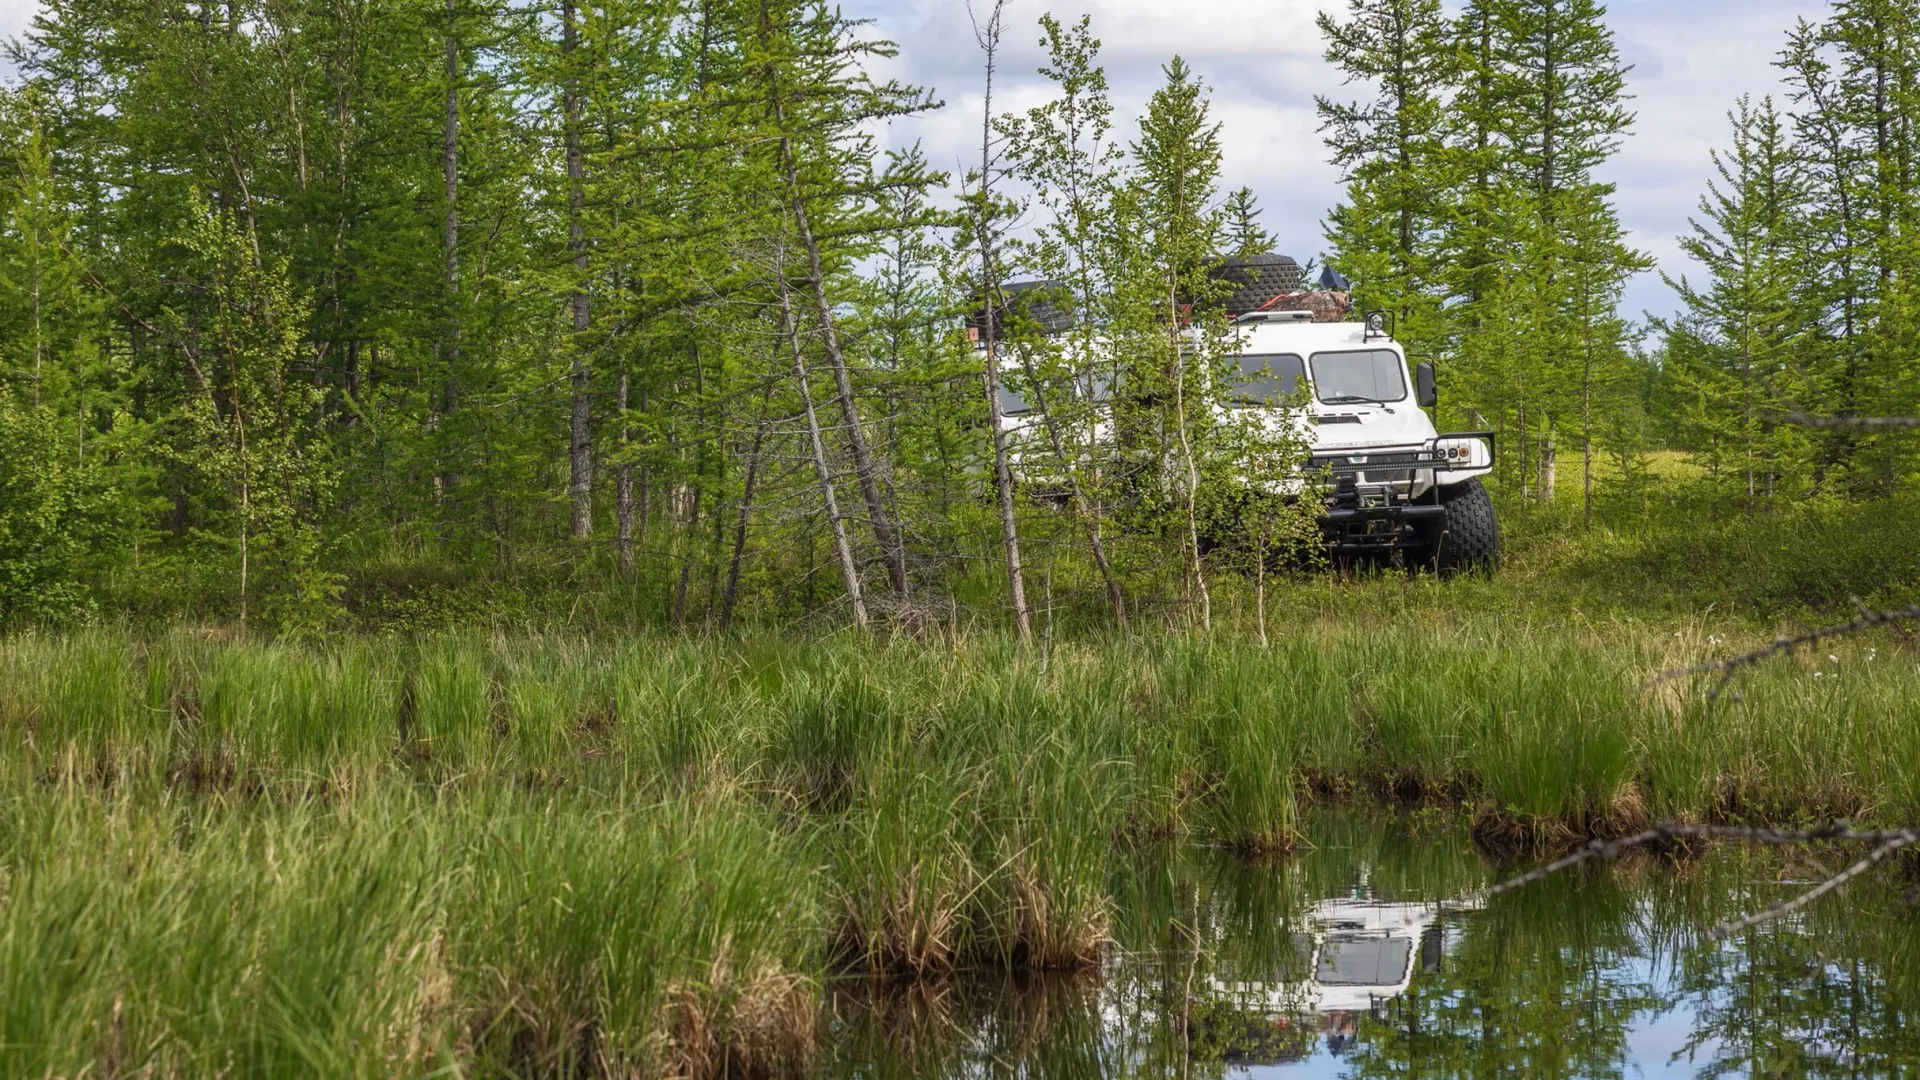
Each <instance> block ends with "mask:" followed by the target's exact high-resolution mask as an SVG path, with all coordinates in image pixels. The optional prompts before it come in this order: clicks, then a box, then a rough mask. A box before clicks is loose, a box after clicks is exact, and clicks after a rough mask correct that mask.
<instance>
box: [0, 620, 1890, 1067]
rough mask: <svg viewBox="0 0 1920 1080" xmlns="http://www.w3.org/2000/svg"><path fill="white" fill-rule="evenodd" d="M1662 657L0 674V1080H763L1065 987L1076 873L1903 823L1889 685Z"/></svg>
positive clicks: (633, 651) (472, 643) (240, 647)
mask: <svg viewBox="0 0 1920 1080" xmlns="http://www.w3.org/2000/svg"><path fill="white" fill-rule="evenodd" d="M1706 647H1707V643H1706V642H1704V641H1703V640H1700V639H1698V638H1696V637H1687V638H1682V639H1670V638H1668V637H1666V636H1665V635H1661V636H1658V637H1656V636H1654V635H1651V634H1649V633H1646V632H1644V631H1635V632H1607V631H1604V630H1602V631H1595V630H1581V629H1568V628H1557V627H1542V626H1528V625H1511V624H1507V623H1503V622H1500V621H1497V620H1487V621H1477V622H1476V621H1468V622H1457V623H1453V624H1449V625H1443V626H1421V625H1403V626H1399V627H1396V628H1394V629H1388V630H1366V629H1361V628H1345V627H1330V628H1320V629H1315V630H1310V631H1302V632H1299V633H1296V634H1294V635H1292V636H1290V637H1286V638H1282V639H1281V640H1280V641H1279V642H1278V643H1277V644H1276V645H1275V646H1274V647H1273V648H1271V649H1264V648H1255V647H1252V646H1250V645H1244V644H1236V643H1230V642H1221V641H1205V640H1198V639H1191V638H1172V639H1160V640H1155V641H1136V642H1132V643H1125V642H1104V643H1076V644H1071V645H1063V646H1057V647H1055V648H1053V649H1051V650H1049V651H1048V652H1047V653H1046V654H1044V655H1041V654H1035V653H1028V652H1022V651H1020V650H1018V649H1016V648H1014V647H1013V646H1012V645H1011V644H1010V643H1009V642H1007V641H1005V640H1003V639H999V638H993V637H960V638H957V639H954V640H947V641H940V642H906V641H896V642H862V641H856V640H851V639H843V640H828V641H822V642H816V643H811V644H799V643H795V642H791V641H787V640H780V639H748V640H744V641H737V642H727V641H717V640H706V641H701V640H692V639H685V638H637V639H631V640H622V641H605V640H592V639H581V638H560V637H538V636H521V637H507V636H486V635H478V634H455V635H446V636H440V637H428V638H424V639H419V640H388V639H346V640H342V641H338V642H335V643H331V644H328V645H324V646H321V645H293V644H277V643H237V642H233V641H228V640H221V639H218V638H214V637H207V636H200V635H195V634H190V633H187V632H184V631H183V632H178V633H175V634H171V635H167V636H163V637H159V638H153V639H136V638H133V637H129V636H127V635H124V634H117V633H113V632H109V631H88V632H81V633H76V634H71V635H65V636H51V635H37V634H26V635H19V636H14V637H10V638H6V639H0V778H4V788H3V789H0V790H3V791H4V794H3V795H0V1074H5V1075H36V1076H39V1075H52V1076H73V1075H79V1074H81V1073H98V1074H103V1075H110V1074H131V1073H141V1074H150V1075H156V1076H188V1075H201V1074H206V1073H211V1072H222V1071H225V1072H230V1073H235V1074H246V1075H267V1076H270V1075H310V1074H314V1073H324V1074H329V1075H332V1074H341V1075H349V1074H350V1075H425V1074H428V1073H447V1072H455V1071H457V1072H460V1073H461V1074H463V1075H551V1076H589V1075H591V1076H612V1075H686V1076H719V1075H771V1074H773V1073H776V1072H781V1071H784V1070H788V1069H792V1068H798V1067H802V1066H804V1065H805V1063H806V1061H807V1060H808V1057H809V1054H810V1053H811V1048H812V1038H813V1031H814V1028H815V1013H814V1010H815V1008H816V1003H817V1001H818V1000H819V987H820V984H821V980H823V979H825V978H827V977H829V976H832V975H836V974H839V973H854V974H863V975H885V976H902V975H904V976H923V975H930V974H938V973H942V972H948V971H954V970H959V969H968V968H987V969H995V970H1005V971H1039V970H1056V969H1067V970H1075V969H1084V968H1087V967H1091V966H1093V965H1096V964H1098V963H1099V962H1100V960H1101V957H1102V955H1103V951H1104V949H1105V948H1106V946H1107V944H1108V942H1109V941H1110V940H1111V939H1112V938H1113V937H1114V936H1115V935H1116V934H1118V933H1121V932H1122V930H1123V927H1122V923H1123V921H1124V911H1123V908H1124V907H1125V904H1123V903H1120V902H1118V899H1117V898H1116V895H1115V891H1114V888H1115V886H1114V880H1115V879H1114V876H1113V872H1114V867H1115V863H1116V858H1115V854H1116V852H1126V851H1128V850H1134V851H1146V852H1151V851H1152V850H1153V849H1155V848H1156V847H1157V846H1158V845H1159V844H1160V843H1161V842H1162V841H1164V840H1165V839H1167V838H1176V837H1177V838H1185V839H1188V840H1191V841H1197V842H1200V843H1204V844H1210V845H1215V846H1218V847H1222V848H1227V849H1231V850H1233V851H1237V852H1241V853H1245V854H1249V855H1256V856H1268V855H1278V854H1280V853H1283V852H1285V851H1287V850H1289V849H1290V848H1291V847H1292V846H1293V845H1294V844H1295V843H1296V842H1298V840H1299V839H1300V838H1301V836H1302V833H1303V826H1302V821H1303V819H1304V817H1305V816H1306V815H1308V814H1311V813H1313V812H1314V810H1313V807H1314V805H1315V804H1317V803H1324V802H1328V801H1335V802H1339V801H1354V800H1360V801H1376V800H1383V799H1384V800H1387V801H1391V802H1406V801H1419V802H1426V803H1436V802H1437V803H1439V804H1442V805H1447V806H1452V807H1455V808H1457V809H1458V810H1461V811H1468V812H1471V813H1472V815H1473V816H1474V817H1475V818H1476V819H1477V820H1478V821H1479V822H1480V823H1481V825H1482V826H1484V827H1483V828H1481V829H1480V830H1479V832H1478V835H1480V836H1481V838H1482V840H1483V842H1484V841H1487V840H1494V841H1499V842H1509V843H1512V842H1519V843H1537V842H1541V841H1547V842H1561V841H1565V840H1568V839H1571V838H1574V837H1579V836H1585V835H1590V834H1595V833H1604V832H1607V831H1609V830H1613V829H1621V828H1626V827H1629V826H1630V825H1632V824H1633V823H1635V822H1636V821H1638V820H1640V819H1642V818H1644V817H1647V816H1650V815H1659V816H1678V817H1691V818H1700V819H1723V818H1724V819H1742V820H1769V821H1787V820H1797V819H1805V818H1813V817H1824V816H1830V815H1833V814H1846V815H1849V816H1854V817H1857V818H1862V819H1873V818H1877V819H1882V820H1889V821H1891V820H1912V819H1914V818H1916V817H1920V666H1917V665H1916V659H1915V656H1914V655H1913V653H1912V651H1911V649H1910V648H1908V647H1906V646H1903V645H1900V644H1898V643H1894V642H1891V641H1878V642H1863V643H1859V644H1850V645H1849V646H1848V647H1847V651H1846V652H1839V651H1836V652H1834V653H1833V654H1832V657H1831V658H1829V657H1828V656H1826V655H1822V656H1820V657H1818V658H1817V663H1816V662H1812V661H1809V662H1807V663H1799V662H1783V663H1779V664H1775V665H1771V666H1768V667H1764V668H1762V669H1760V670H1758V671H1756V672H1754V673H1752V674H1751V675H1749V676H1747V677H1746V678H1744V679H1743V680H1742V682H1741V683H1740V684H1739V685H1738V687H1737V690H1738V694H1737V696H1732V695H1730V696H1725V697H1722V698H1721V699H1719V700H1718V701H1716V702H1712V703H1709V702H1707V701H1706V700H1705V698H1704V696H1703V695H1699V694H1692V693H1688V692H1686V689H1685V688H1684V687H1676V686H1661V687H1657V688H1655V689H1652V690H1642V689H1641V685H1642V683H1643V682H1644V680H1645V679H1646V677H1647V676H1648V675H1649V674H1651V673H1652V672H1655V671H1658V670H1661V669H1663V668H1665V667H1668V666H1671V665H1673V664H1674V663H1676V662H1679V661H1682V660H1690V659H1694V658H1696V657H1697V655H1698V654H1699V653H1700V652H1701V651H1703V650H1704V649H1705V648H1706ZM1249 902H1250V903H1251V902H1253V901H1252V900H1250V901H1249Z"/></svg>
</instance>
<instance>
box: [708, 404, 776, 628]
mask: <svg viewBox="0 0 1920 1080" xmlns="http://www.w3.org/2000/svg"><path fill="white" fill-rule="evenodd" d="M772 395H773V384H772V383H771V382H769V383H768V384H767V386H766V389H765V390H764V391H762V392H761V395H760V416H759V418H758V419H756V420H755V421H754V424H753V449H752V450H751V451H749V452H748V454H747V478H746V481H745V483H743V484H742V485H741V489H740V517H739V520H738V521H737V522H736V523H735V525H734V527H733V556H732V557H731V558H730V559H729V560H728V561H727V587H726V591H725V592H724V593H723V594H722V596H721V598H720V628H721V629H722V630H724V629H727V628H728V627H730V626H732V625H733V608H734V605H735V604H736V603H738V602H739V600H740V567H741V564H742V563H744V562H745V561H746V553H747V526H748V525H749V524H750V523H751V522H752V520H753V496H754V491H755V484H756V482H757V481H758V480H759V477H760V448H761V446H762V445H763V444H764V443H765V441H766V436H767V400H768V398H770V397H771V396H772Z"/></svg>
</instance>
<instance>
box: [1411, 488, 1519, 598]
mask: <svg viewBox="0 0 1920 1080" xmlns="http://www.w3.org/2000/svg"><path fill="white" fill-rule="evenodd" d="M1440 505H1441V506H1443V507H1445V508H1446V511H1447V512H1446V516H1444V517H1440V518H1435V519H1432V521H1431V522H1430V523H1427V524H1423V525H1422V526H1421V540H1422V543H1421V545H1420V549H1419V554H1420V559H1419V564H1420V565H1421V566H1424V567H1426V568H1428V569H1431V570H1433V571H1434V572H1435V573H1437V574H1439V575H1440V576H1441V577H1452V576H1453V575H1455V574H1458V573H1461V572H1463V571H1479V572H1482V573H1488V572H1491V571H1492V570H1493V568H1494V567H1495V566H1497V565H1499V562H1500V523H1499V522H1498V521H1497V520H1495V518H1494V515H1493V500H1492V499H1491V498H1489V497H1488V496H1487V489H1486V488H1485V487H1482V486H1481V484H1480V481H1479V480H1478V479H1473V480H1468V481H1467V482H1466V483H1464V484H1454V485H1452V486H1450V487H1444V488H1441V489H1440Z"/></svg>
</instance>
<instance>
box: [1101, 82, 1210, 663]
mask: <svg viewBox="0 0 1920 1080" xmlns="http://www.w3.org/2000/svg"><path fill="white" fill-rule="evenodd" d="M1162 70H1163V71H1164V73H1165V75H1166V82H1165V83H1164V84H1163V85H1162V86H1161V87H1160V88H1159V89H1158V90H1155V91H1154V93H1153V96H1152V97H1151V98H1150V99H1149V100H1148V102H1147V111H1146V113H1145V114H1144V115H1143V116H1142V117H1141V118H1140V137H1139V138H1138V139H1137V140H1136V141H1135V142H1134V143H1133V146H1132V156H1133V169H1132V176H1131V177H1130V178H1129V182H1128V185H1127V193H1126V197H1125V198H1124V199H1123V200H1120V207H1118V208H1117V209H1118V210H1119V212H1118V213H1116V214H1115V215H1114V218H1115V227H1116V230H1119V231H1126V232H1131V233H1133V235H1134V236H1135V237H1136V242H1137V244H1138V250H1139V252H1140V255H1139V256H1138V259H1139V261H1138V264H1137V266H1136V268H1135V272H1134V276H1135V280H1133V281H1132V282H1130V283H1129V284H1128V286H1127V287H1126V289H1125V291H1126V292H1127V293H1128V294H1129V295H1130V297H1131V303H1132V306H1133V309H1134V311H1135V312H1136V313H1137V315H1136V318H1141V319H1144V323H1143V326H1146V327H1151V331H1150V332H1149V333H1148V334H1146V335H1145V336H1144V338H1143V339H1142V341H1141V344H1142V345H1144V346H1145V348H1144V350H1143V352H1142V354H1141V355H1139V356H1136V357H1134V358H1132V361H1131V365H1130V369H1129V370H1128V371H1126V372H1125V373H1124V376H1123V378H1124V379H1126V380H1129V381H1132V382H1134V383H1135V384H1136V385H1138V386H1143V387H1146V388H1148V390H1147V393H1148V395H1149V396H1152V397H1157V398H1158V399H1159V400H1160V401H1161V402H1162V403H1163V404H1162V405H1161V406H1160V407H1161V408H1162V409H1164V410H1165V411H1166V415H1164V416H1163V417H1161V421H1162V423H1161V424H1160V427H1161V429H1162V430H1165V431H1170V432H1171V433H1172V436H1173V444H1172V446H1171V448H1170V449H1171V450H1172V451H1173V453H1172V455H1169V456H1170V457H1171V459H1172V460H1171V462H1170V464H1171V466H1172V469H1171V471H1172V472H1173V474H1174V479H1175V483H1174V492H1175V499H1176V501H1177V504H1178V505H1179V507H1180V510H1179V521H1178V524H1177V530H1178V533H1179V535H1180V536H1181V538H1182V544H1181V550H1182V559H1183V562H1184V563H1185V576H1186V579H1187V581H1188V583H1189V586H1190V589H1191V595H1192V597H1193V599H1194V601H1195V602H1196V604H1197V606H1198V609H1199V615H1200V624H1201V626H1202V627H1203V628H1210V627H1211V626H1212V620H1213V613H1212V612H1213V603H1212V595H1211V593H1210V591H1209V589H1208V586H1207V575H1206V567H1205V565H1204V562H1203V558H1202V556H1203V552H1202V551H1201V547H1200V518H1201V512H1200V475H1201V464H1200V461H1201V448H1199V447H1198V446H1197V442H1198V434H1197V432H1196V428H1197V427H1199V426H1200V425H1202V424H1204V423H1205V422H1206V418H1207V417H1209V416H1210V415H1211V411H1210V409H1209V408H1208V401H1209V398H1208V394H1209V393H1211V392H1212V389H1213V388H1214V387H1217V386H1218V385H1220V384H1219V382H1218V380H1215V379H1213V378H1212V377H1211V376H1212V372H1211V371H1210V370H1209V369H1210V368H1211V366H1212V365H1213V363H1214V362H1215V361H1216V360H1217V359H1218V358H1219V357H1220V356H1221V355H1222V354H1223V353H1224V351H1225V349H1224V342H1223V341H1222V340H1221V339H1220V336H1219V334H1218V333H1217V328H1214V329H1215V330H1216V332H1215V333H1214V334H1212V335H1207V334H1205V333H1202V334H1200V335H1193V334H1190V333H1189V325H1190V322H1189V319H1190V313H1193V312H1196V311H1199V310H1203V309H1204V307H1205V305H1204V304H1198V305H1196V303H1195V302H1196V301H1197V300H1198V301H1204V300H1205V299H1207V297H1208V294H1209V292H1210V290H1212V289H1214V288H1215V286H1214V284H1213V282H1212V281H1211V280H1210V279H1209V277H1208V274H1207V271H1208V270H1209V269H1210V266H1211V264H1212V262H1213V260H1214V259H1215V258H1216V257H1217V253H1218V252H1219V250H1220V247H1221V240H1222V237H1223V234H1224V229H1223V224H1224V223H1223V221H1222V219H1221V215H1220V212H1219V209H1218V207H1216V206H1215V205H1214V201H1213V198H1214V192H1215V190H1216V188H1217V186H1218V183H1219V176H1220V157H1221V144H1220V125H1219V124H1218V123H1217V122H1215V121H1214V120H1213V119H1212V116H1211V110H1210V106H1209V104H1208V99H1207V90H1206V86H1205V84H1204V83H1202V82H1201V81H1200V78H1199V77H1198V76H1197V75H1195V74H1194V72H1193V69H1192V68H1190V67H1188V66H1187V63H1186V61H1184V60H1182V59H1181V58H1180V57H1177V56H1176V57H1174V58H1173V60H1172V61H1171V62H1169V63H1168V64H1167V65H1166V66H1165V68H1163V69H1162ZM1200 326H1201V328H1202V329H1203V331H1204V330H1205V329H1206V328H1207V327H1206V324H1205V323H1204V322H1203V323H1201V324H1200Z"/></svg>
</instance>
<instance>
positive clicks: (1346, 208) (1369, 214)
mask: <svg viewBox="0 0 1920 1080" xmlns="http://www.w3.org/2000/svg"><path fill="white" fill-rule="evenodd" d="M1318 24H1319V27H1320V32H1321V33H1322V34H1323V35H1325V37H1326V39H1327V52H1326V57H1327V62H1328V63H1330V64H1332V65H1334V66H1335V67H1337V68H1338V69H1339V70H1340V71H1341V72H1342V73H1343V74H1344V75H1345V76H1346V78H1347V81H1348V82H1349V83H1353V82H1361V83H1364V84H1366V85H1368V86H1369V87H1372V88H1375V90H1376V96H1375V98H1374V100H1372V101H1370V102H1366V103H1359V102H1350V103H1342V102H1338V101H1335V100H1333V99H1331V98H1328V97H1325V96H1320V97H1316V98H1315V103H1316V106H1317V108H1318V109H1319V113H1320V130H1321V132H1322V133H1323V135H1324V136H1325V138H1326V142H1327V147H1328V149H1329V150H1331V151H1332V152H1333V163H1334V164H1335V165H1337V166H1339V168H1340V170H1341V175H1342V178H1343V179H1344V181H1345V182H1346V185H1347V186H1346V191H1345V193H1344V196H1343V202H1342V203H1341V204H1340V205H1339V206H1336V207H1334V208H1333V210H1332V211H1331V212H1330V213H1329V215H1328V221H1327V241H1328V243H1329V244H1330V245H1331V247H1332V250H1331V253H1330V255H1329V259H1330V261H1331V262H1332V263H1333V264H1335V265H1337V266H1339V267H1340V269H1341V270H1342V272H1343V273H1345V274H1346V275H1347V276H1348V277H1349V278H1350V279H1351V280H1352V281H1353V282H1354V285H1355V293H1356V299H1357V301H1358V302H1359V305H1360V306H1361V307H1363V308H1380V309H1384V310H1387V311H1391V312H1393V313H1394V315H1395V325H1396V334H1397V336H1398V337H1399V338H1400V339H1401V340H1402V341H1405V342H1406V343H1407V344H1408V346H1409V347H1410V348H1412V349H1414V350H1415V351H1416V352H1429V353H1430V352H1431V351H1432V350H1435V349H1436V348H1437V347H1438V345H1439V344H1440V341H1441V339H1442V338H1443V337H1444V334H1445V331H1444V328H1443V327H1442V326H1441V319H1440V310H1441V300H1442V292H1441V288H1440V283H1439V281H1438V280H1437V268H1436V266H1435V260H1436V256H1437V252H1436V247H1437V243H1438V234H1439V232H1440V230H1441V229H1442V228H1443V220H1444V218H1445V216H1446V213H1447V210H1446V207H1447V199H1446V193H1447V191H1448V189H1449V186H1450V177H1449V174H1448V172H1447V159H1446V156H1445V154H1444V153H1443V149H1444V143H1443V141H1442V131H1443V129H1442V124H1441V117H1442V102H1443V100H1444V98H1445V96H1446V94H1447V92H1448V88H1449V86H1450V85H1451V81H1452V79H1453V77H1454V73H1455V66H1456V65H1455V58H1454V56H1453V52H1452V49H1451V48H1450V47H1449V45H1450V42H1449V30H1450V28H1449V26H1448V23H1447V21H1446V18H1445V16H1444V14H1443V13H1442V11H1441V7H1440V0H1348V4H1347V17H1346V19H1345V21H1341V20H1339V19H1336V18H1335V17H1334V16H1333V15H1332V14H1331V13H1329V12H1324V11H1323V12H1321V13H1320V15H1319V16H1318Z"/></svg>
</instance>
